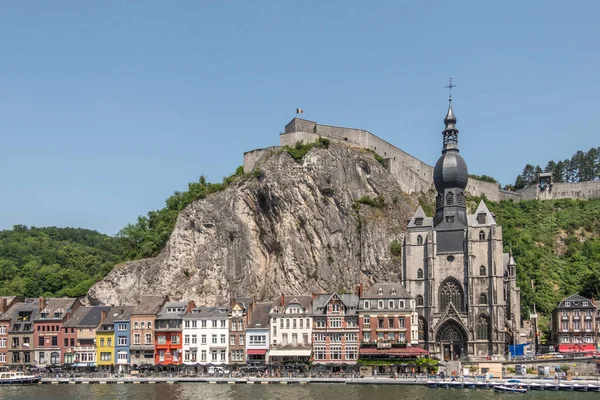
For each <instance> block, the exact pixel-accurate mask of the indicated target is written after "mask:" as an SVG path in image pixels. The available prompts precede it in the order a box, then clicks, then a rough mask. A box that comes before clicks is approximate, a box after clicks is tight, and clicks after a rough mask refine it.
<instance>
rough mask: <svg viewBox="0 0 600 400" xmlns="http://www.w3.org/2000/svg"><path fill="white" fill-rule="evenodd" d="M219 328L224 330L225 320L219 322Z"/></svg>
mask: <svg viewBox="0 0 600 400" xmlns="http://www.w3.org/2000/svg"><path fill="white" fill-rule="evenodd" d="M221 328H225V320H224V319H222V320H221Z"/></svg>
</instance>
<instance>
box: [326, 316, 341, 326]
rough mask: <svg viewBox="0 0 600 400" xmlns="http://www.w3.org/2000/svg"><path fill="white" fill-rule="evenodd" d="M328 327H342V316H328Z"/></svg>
mask: <svg viewBox="0 0 600 400" xmlns="http://www.w3.org/2000/svg"><path fill="white" fill-rule="evenodd" d="M329 327H331V328H341V327H342V318H340V317H332V318H329Z"/></svg>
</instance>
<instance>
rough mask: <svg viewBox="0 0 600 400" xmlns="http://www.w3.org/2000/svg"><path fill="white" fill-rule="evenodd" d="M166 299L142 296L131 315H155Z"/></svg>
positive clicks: (163, 297)
mask: <svg viewBox="0 0 600 400" xmlns="http://www.w3.org/2000/svg"><path fill="white" fill-rule="evenodd" d="M167 299H168V298H167V296H142V297H141V298H140V302H139V303H138V305H137V306H136V308H135V311H134V312H133V313H132V315H156V314H157V313H158V312H159V311H160V309H161V308H162V306H163V304H165V302H166V300H167Z"/></svg>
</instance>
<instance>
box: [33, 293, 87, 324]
mask: <svg viewBox="0 0 600 400" xmlns="http://www.w3.org/2000/svg"><path fill="white" fill-rule="evenodd" d="M75 301H77V299H72V298H49V299H46V307H45V308H44V310H40V314H38V316H37V317H36V321H40V320H44V321H46V320H52V319H55V320H62V319H63V318H64V317H65V316H66V315H67V313H68V312H69V310H70V309H71V307H73V304H74V303H75ZM60 310H62V313H61V315H60V316H59V317H54V313H55V312H57V311H60ZM42 311H46V312H47V313H48V316H47V317H46V318H41V312H42Z"/></svg>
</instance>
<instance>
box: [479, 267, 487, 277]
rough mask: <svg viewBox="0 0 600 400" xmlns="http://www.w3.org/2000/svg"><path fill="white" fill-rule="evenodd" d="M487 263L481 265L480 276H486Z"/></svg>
mask: <svg viewBox="0 0 600 400" xmlns="http://www.w3.org/2000/svg"><path fill="white" fill-rule="evenodd" d="M485 275H486V274H485V265H482V266H481V267H479V276H485Z"/></svg>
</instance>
